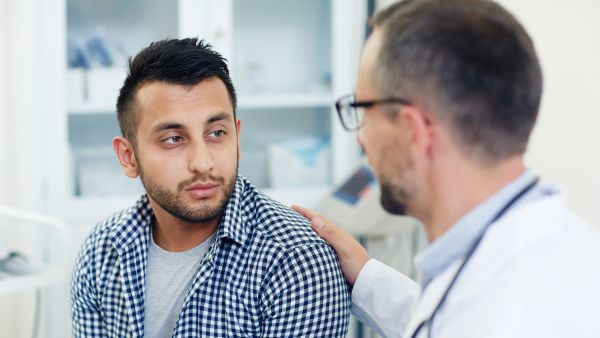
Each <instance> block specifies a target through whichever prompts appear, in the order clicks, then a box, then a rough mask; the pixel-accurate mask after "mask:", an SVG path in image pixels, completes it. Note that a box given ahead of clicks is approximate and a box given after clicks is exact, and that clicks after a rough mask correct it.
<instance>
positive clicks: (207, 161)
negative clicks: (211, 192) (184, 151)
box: [188, 142, 214, 174]
mask: <svg viewBox="0 0 600 338" xmlns="http://www.w3.org/2000/svg"><path fill="white" fill-rule="evenodd" d="M188 156H189V162H188V163H189V164H188V165H189V170H190V172H192V173H202V174H204V173H208V172H210V171H211V170H212V169H213V167H214V161H213V157H212V154H211V152H210V150H209V149H208V146H207V145H206V143H205V142H196V143H194V144H193V146H192V147H190V148H189V155H188Z"/></svg>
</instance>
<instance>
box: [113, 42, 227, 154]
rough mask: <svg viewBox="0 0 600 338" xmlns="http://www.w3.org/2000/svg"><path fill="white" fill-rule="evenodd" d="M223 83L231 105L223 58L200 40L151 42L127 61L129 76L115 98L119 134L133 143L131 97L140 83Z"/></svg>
mask: <svg viewBox="0 0 600 338" xmlns="http://www.w3.org/2000/svg"><path fill="white" fill-rule="evenodd" d="M212 77H218V78H219V79H221V81H223V83H224V84H225V87H227V91H228V92H229V98H230V99H231V104H232V106H233V114H234V117H235V114H236V113H235V111H236V106H237V98H236V94H235V89H234V87H233V83H232V82H231V78H230V76H229V70H228V68H227V63H226V60H225V58H223V57H222V56H221V54H219V53H217V52H215V51H214V50H212V47H211V46H210V45H209V44H207V43H206V42H205V41H204V40H198V39H195V38H193V39H165V40H161V41H156V42H152V43H151V44H150V45H149V46H148V47H146V48H144V49H142V51H140V52H139V53H138V54H137V55H136V56H135V57H133V58H132V59H130V60H129V74H128V75H127V78H126V79H125V83H124V84H123V87H121V91H120V93H119V98H118V99H117V117H118V119H119V126H120V128H121V133H123V136H125V138H127V139H128V140H129V141H131V142H133V143H134V144H135V132H136V127H137V124H138V122H139V116H137V114H136V112H135V109H134V108H135V94H136V92H137V91H138V89H139V88H140V87H142V86H143V85H144V84H146V83H149V82H154V81H161V82H165V83H168V84H174V85H182V86H193V85H196V84H198V83H200V82H202V81H204V80H206V79H209V78H212Z"/></svg>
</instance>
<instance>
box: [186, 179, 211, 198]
mask: <svg viewBox="0 0 600 338" xmlns="http://www.w3.org/2000/svg"><path fill="white" fill-rule="evenodd" d="M218 187H219V185H218V184H217V183H196V184H194V185H192V186H190V187H189V188H186V189H185V191H187V192H188V193H189V194H190V195H191V196H192V197H194V198H198V199H201V198H210V197H212V196H214V195H215V194H216V193H217V192H218Z"/></svg>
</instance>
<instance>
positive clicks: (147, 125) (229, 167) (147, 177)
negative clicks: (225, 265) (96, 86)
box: [134, 77, 240, 223]
mask: <svg viewBox="0 0 600 338" xmlns="http://www.w3.org/2000/svg"><path fill="white" fill-rule="evenodd" d="M135 110H136V113H137V114H138V119H139V124H138V127H137V131H136V147H135V152H134V153H135V161H136V164H137V170H138V173H139V175H140V178H141V180H142V183H143V184H144V187H145V188H146V191H147V193H148V197H149V198H150V200H151V202H154V203H153V207H155V205H156V206H157V207H160V208H162V209H164V210H165V211H167V212H169V213H170V214H171V215H173V216H175V217H176V218H178V219H180V220H183V221H186V222H191V223H204V222H207V221H210V220H214V219H215V218H217V217H220V215H221V213H222V211H223V209H224V207H225V205H226V204H227V201H228V199H229V197H230V195H231V193H232V191H233V188H234V186H235V182H236V177H237V170H238V159H239V136H238V134H239V131H240V122H239V120H237V121H236V120H235V118H234V114H233V107H232V103H231V100H230V98H229V95H228V92H227V89H226V87H225V85H224V84H223V82H222V81H221V80H220V79H218V78H216V77H213V78H209V79H206V80H204V81H202V82H200V83H198V84H196V85H194V86H191V87H185V86H180V85H172V84H167V83H164V82H159V81H156V82H151V83H148V84H145V85H143V86H142V87H141V88H140V89H139V90H138V92H137V94H136V97H135Z"/></svg>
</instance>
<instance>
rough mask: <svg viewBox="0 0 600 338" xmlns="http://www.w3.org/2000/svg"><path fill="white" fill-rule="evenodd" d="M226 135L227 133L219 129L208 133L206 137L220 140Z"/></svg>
mask: <svg viewBox="0 0 600 338" xmlns="http://www.w3.org/2000/svg"><path fill="white" fill-rule="evenodd" d="M226 134H227V132H226V131H225V130H222V129H219V130H214V131H211V132H210V133H208V136H209V137H213V138H221V137H223V136H225V135H226Z"/></svg>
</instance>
